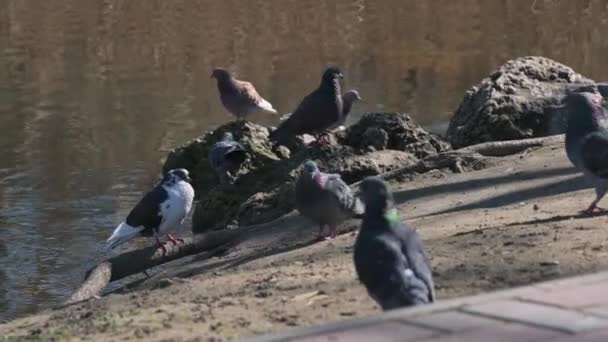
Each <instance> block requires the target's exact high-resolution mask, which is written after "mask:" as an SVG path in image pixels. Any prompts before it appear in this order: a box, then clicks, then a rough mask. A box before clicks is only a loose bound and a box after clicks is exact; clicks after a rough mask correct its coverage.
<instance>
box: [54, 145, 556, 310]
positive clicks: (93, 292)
mask: <svg viewBox="0 0 608 342" xmlns="http://www.w3.org/2000/svg"><path fill="white" fill-rule="evenodd" d="M560 140H563V135H560V136H552V137H546V138H534V139H523V140H514V141H499V142H489V143H482V144H478V145H473V146H468V147H465V148H461V149H458V150H453V151H448V152H444V153H440V154H437V155H433V156H429V157H427V158H424V159H423V160H420V161H418V162H417V163H414V164H410V165H407V166H404V167H402V168H399V169H396V170H393V171H390V172H387V173H384V174H382V175H380V177H382V178H383V179H385V180H390V179H394V178H396V177H399V176H400V175H403V174H407V173H413V172H415V173H425V172H428V171H430V170H434V169H443V168H451V169H453V170H454V171H455V172H462V166H461V165H462V164H463V163H464V164H467V165H471V164H475V163H481V162H484V161H487V160H489V159H492V158H494V157H500V156H506V155H510V154H515V153H520V152H523V151H526V150H528V149H529V148H533V147H540V146H543V145H545V144H548V143H552V142H558V141H560ZM359 183H360V182H357V183H355V184H352V186H353V187H356V186H357V185H358V184H359ZM294 213H295V211H292V212H291V213H288V214H286V215H283V216H282V217H280V218H278V219H276V220H273V221H271V222H266V223H262V224H258V225H252V226H247V227H241V228H238V229H232V230H221V231H213V232H210V233H207V234H204V235H201V236H195V237H194V238H187V239H184V241H183V242H180V243H178V244H176V245H173V244H171V243H167V244H165V249H166V252H165V253H164V254H163V250H162V249H161V248H159V247H157V246H151V247H147V248H143V249H140V250H135V251H130V252H127V253H123V254H121V255H118V256H115V257H112V258H110V259H107V260H105V261H102V262H101V263H99V264H98V265H96V266H95V267H93V268H92V269H90V270H89V271H88V272H87V273H86V275H85V278H84V281H83V282H82V284H81V285H80V287H79V288H78V289H77V290H76V291H75V292H74V293H73V294H72V296H71V297H70V298H69V299H68V300H67V301H66V302H65V303H64V305H70V304H73V303H77V302H81V301H85V300H88V299H91V298H96V297H98V296H99V295H100V294H101V292H102V291H103V289H104V288H105V287H106V286H107V285H108V284H109V283H110V282H112V281H115V280H119V279H122V278H125V277H127V276H130V275H132V274H137V273H140V272H144V271H145V270H147V269H149V268H151V267H154V266H158V265H161V264H164V263H167V262H169V261H173V260H176V259H179V258H182V257H185V256H189V255H193V254H199V253H203V252H208V255H207V257H209V258H210V257H213V256H215V255H217V254H218V252H220V251H224V250H225V249H226V248H228V246H233V245H234V244H236V243H238V242H239V241H240V240H241V239H245V237H246V236H247V235H248V234H249V233H251V232H252V231H254V230H256V229H263V228H265V227H268V226H273V225H276V224H279V223H281V221H283V220H285V219H287V218H288V217H290V216H293V215H294Z"/></svg>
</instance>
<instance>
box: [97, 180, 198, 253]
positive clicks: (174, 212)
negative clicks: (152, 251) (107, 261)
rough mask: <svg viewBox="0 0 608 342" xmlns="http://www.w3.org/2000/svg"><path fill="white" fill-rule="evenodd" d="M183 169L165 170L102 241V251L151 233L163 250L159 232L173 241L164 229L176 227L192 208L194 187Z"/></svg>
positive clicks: (174, 240)
mask: <svg viewBox="0 0 608 342" xmlns="http://www.w3.org/2000/svg"><path fill="white" fill-rule="evenodd" d="M190 181H191V180H190V176H189V174H188V170H186V169H173V170H170V171H169V172H167V174H166V175H165V176H164V177H163V179H162V180H161V182H160V183H159V184H158V185H157V186H155V187H154V188H153V189H152V190H151V191H150V192H148V193H147V194H146V195H145V196H144V197H143V198H142V199H141V200H140V201H139V202H138V203H137V205H135V207H134V208H133V209H132V210H131V212H130V213H129V215H128V216H127V219H126V220H125V221H124V222H122V223H121V224H120V225H118V227H116V229H115V230H114V232H113V233H112V236H110V238H109V239H108V240H107V242H106V251H110V250H112V249H114V248H116V247H118V246H119V245H121V244H123V243H125V242H127V241H129V240H131V239H133V238H135V237H137V236H154V237H155V238H156V243H157V244H158V245H159V246H160V247H161V248H162V249H163V253H165V252H166V249H165V247H164V244H163V243H161V242H160V239H159V235H162V234H167V237H168V238H169V240H168V241H171V242H173V243H177V240H180V239H175V238H174V237H173V236H172V235H171V234H168V231H169V230H171V229H174V228H177V227H178V226H179V225H180V224H181V223H182V222H183V221H184V218H185V217H186V215H188V213H189V212H190V209H191V208H192V201H193V200H194V189H193V188H192V186H191V185H190Z"/></svg>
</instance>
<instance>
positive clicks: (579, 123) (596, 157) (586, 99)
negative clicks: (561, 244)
mask: <svg viewBox="0 0 608 342" xmlns="http://www.w3.org/2000/svg"><path fill="white" fill-rule="evenodd" d="M601 100H602V99H601V96H600V95H595V94H592V93H577V92H570V93H568V94H567V95H566V98H565V99H564V102H565V107H566V110H567V112H568V118H567V125H568V126H567V127H568V128H567V129H566V154H567V155H568V158H569V159H570V161H571V162H572V164H574V166H575V167H576V168H577V169H579V170H580V171H582V172H583V175H584V176H585V178H586V179H587V181H588V182H589V183H591V184H592V185H593V186H594V187H595V195H596V196H595V199H594V200H593V202H591V205H589V207H588V208H587V209H585V210H583V212H584V213H587V214H592V213H593V212H595V211H605V210H604V209H602V208H600V207H598V206H597V204H598V203H599V201H600V200H601V199H602V198H603V197H604V195H605V194H606V191H607V190H608V115H607V114H606V111H605V110H604V108H603V107H602V104H601Z"/></svg>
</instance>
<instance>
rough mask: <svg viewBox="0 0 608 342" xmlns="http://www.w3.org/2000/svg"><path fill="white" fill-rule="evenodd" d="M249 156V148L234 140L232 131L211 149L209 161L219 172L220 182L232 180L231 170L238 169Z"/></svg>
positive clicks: (225, 134)
mask: <svg viewBox="0 0 608 342" xmlns="http://www.w3.org/2000/svg"><path fill="white" fill-rule="evenodd" d="M246 157H247V150H246V149H245V147H243V145H241V143H239V142H238V141H235V140H234V136H233V135H232V133H230V132H226V133H224V135H223V136H222V139H221V140H219V141H218V142H216V143H215V144H213V146H211V149H209V156H208V159H209V163H210V164H211V167H212V168H213V170H214V171H215V172H216V173H217V175H218V177H219V179H220V183H229V182H231V177H232V174H231V172H233V171H235V170H238V168H239V166H240V165H241V163H243V161H245V158H246Z"/></svg>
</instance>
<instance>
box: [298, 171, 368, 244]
mask: <svg viewBox="0 0 608 342" xmlns="http://www.w3.org/2000/svg"><path fill="white" fill-rule="evenodd" d="M296 208H297V209H298V211H299V212H300V214H302V215H303V216H305V217H308V218H309V219H311V220H312V221H313V222H315V223H316V224H318V225H319V236H318V238H319V239H320V240H322V239H327V240H329V239H333V238H335V237H336V227H337V225H338V224H340V223H342V222H343V221H344V220H346V219H348V218H350V217H357V218H361V217H362V215H363V211H364V206H363V203H362V202H361V200H359V198H357V197H355V195H354V194H353V192H352V191H351V189H350V187H349V186H348V185H347V184H346V183H344V181H343V180H342V178H341V177H340V175H338V174H327V173H323V172H321V171H319V168H318V167H317V164H316V163H315V162H314V161H312V160H307V161H306V162H305V163H304V169H303V171H302V174H301V175H300V177H299V178H298V180H297V181H296ZM325 226H329V229H330V231H329V236H328V237H327V238H326V237H324V235H323V228H324V227H325Z"/></svg>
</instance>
